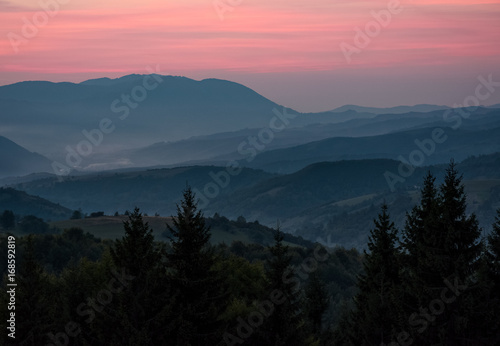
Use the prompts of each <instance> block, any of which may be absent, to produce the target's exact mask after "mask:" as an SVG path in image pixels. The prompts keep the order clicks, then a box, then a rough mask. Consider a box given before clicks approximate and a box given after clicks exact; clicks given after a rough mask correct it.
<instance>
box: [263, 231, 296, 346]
mask: <svg viewBox="0 0 500 346" xmlns="http://www.w3.org/2000/svg"><path fill="white" fill-rule="evenodd" d="M283 239H284V235H283V232H281V231H280V229H279V225H278V227H277V229H276V232H275V234H274V245H273V246H271V247H269V251H270V253H271V257H270V258H269V259H268V260H267V261H266V277H267V280H268V282H269V286H268V289H269V292H273V293H270V294H277V295H278V296H280V297H281V299H280V301H281V302H280V304H276V305H275V307H274V311H273V313H272V314H271V316H269V320H268V322H266V323H264V325H263V328H262V331H263V334H264V336H265V339H266V340H267V342H268V343H269V345H274V346H281V345H302V344H303V330H302V328H301V327H302V324H303V323H302V312H301V298H302V297H301V294H302V291H301V290H300V282H297V280H294V279H293V278H294V271H293V267H292V266H291V265H290V263H291V260H292V258H291V256H290V254H289V248H288V246H287V245H284V244H283Z"/></svg>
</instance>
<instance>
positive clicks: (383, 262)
mask: <svg viewBox="0 0 500 346" xmlns="http://www.w3.org/2000/svg"><path fill="white" fill-rule="evenodd" d="M374 223H375V228H374V229H372V230H371V231H370V237H369V241H368V249H369V252H366V251H365V258H364V262H363V267H364V273H363V274H362V275H360V276H359V280H358V288H359V293H358V294H357V295H356V296H355V299H354V303H355V308H354V312H353V315H352V321H351V323H350V327H351V328H355V330H353V331H351V332H350V333H348V334H349V335H351V337H353V340H351V344H353V345H375V344H376V345H379V344H382V343H387V344H388V343H390V342H391V340H393V336H394V333H395V332H396V331H397V329H398V327H399V325H398V316H399V304H400V302H399V301H398V299H396V298H397V291H396V288H397V287H398V285H399V284H400V276H399V256H398V249H397V247H396V241H397V229H396V227H395V226H394V223H393V222H392V221H391V220H390V217H389V214H388V212H387V205H385V204H384V205H383V206H382V212H381V214H379V216H378V219H377V220H374Z"/></svg>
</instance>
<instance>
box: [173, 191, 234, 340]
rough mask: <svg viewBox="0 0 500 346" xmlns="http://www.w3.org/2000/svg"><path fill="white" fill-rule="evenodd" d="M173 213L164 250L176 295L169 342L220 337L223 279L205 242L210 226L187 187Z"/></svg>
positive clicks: (224, 296) (213, 254)
mask: <svg viewBox="0 0 500 346" xmlns="http://www.w3.org/2000/svg"><path fill="white" fill-rule="evenodd" d="M183 197H184V198H183V200H182V201H181V205H180V206H179V205H177V216H174V217H172V223H173V227H171V226H170V225H167V228H168V230H169V231H170V233H171V246H172V252H171V253H169V254H168V261H169V263H168V266H169V270H170V272H169V278H170V280H171V282H172V284H173V286H174V289H175V295H176V299H175V302H174V311H175V313H176V314H177V316H176V318H175V321H173V338H174V340H172V341H173V342H172V343H173V344H178V345H207V344H215V343H216V342H219V341H220V340H222V327H223V326H222V324H221V322H220V321H219V320H218V317H219V316H220V314H221V312H222V311H224V310H225V308H226V305H227V303H226V294H225V289H224V279H223V278H222V277H221V275H220V272H217V271H216V270H215V264H216V254H215V253H214V250H213V248H212V247H211V246H210V244H209V240H210V229H209V227H207V226H206V225H205V219H204V217H203V214H202V213H201V211H200V210H198V209H197V201H196V199H195V194H194V193H193V192H192V190H191V188H190V187H187V188H186V190H184V192H183Z"/></svg>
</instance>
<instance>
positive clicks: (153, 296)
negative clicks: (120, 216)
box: [103, 208, 170, 345]
mask: <svg viewBox="0 0 500 346" xmlns="http://www.w3.org/2000/svg"><path fill="white" fill-rule="evenodd" d="M123 226H124V230H125V235H124V237H123V238H122V239H121V240H117V241H116V242H115V245H114V247H113V248H112V249H111V258H112V260H113V263H114V265H115V267H116V268H115V269H114V271H115V273H116V272H118V273H119V274H118V275H120V276H124V277H126V279H125V280H126V285H125V286H124V287H122V290H121V292H120V293H118V294H116V295H115V296H113V301H112V304H109V305H107V306H106V309H105V310H104V314H105V315H106V316H107V319H106V321H107V322H108V323H112V322H114V323H119V325H120V328H119V330H121V331H120V333H116V334H114V335H113V336H112V337H109V338H108V340H109V341H112V342H114V343H116V344H120V343H121V344H124V345H126V344H135V345H147V344H158V343H162V342H166V340H165V339H164V337H165V332H164V330H165V324H166V323H167V320H168V313H169V304H168V303H169V296H170V289H169V285H168V282H167V279H166V273H165V269H164V264H163V261H162V256H163V248H162V247H160V246H159V245H157V244H155V242H154V236H153V231H152V230H151V228H150V227H149V224H148V223H147V222H144V220H143V218H142V214H141V212H140V210H139V208H135V209H134V211H133V212H132V213H131V214H130V215H129V217H128V220H127V221H125V222H124V223H123ZM113 275H115V274H113ZM110 278H113V276H112V273H110ZM104 320H105V319H103V326H106V321H104Z"/></svg>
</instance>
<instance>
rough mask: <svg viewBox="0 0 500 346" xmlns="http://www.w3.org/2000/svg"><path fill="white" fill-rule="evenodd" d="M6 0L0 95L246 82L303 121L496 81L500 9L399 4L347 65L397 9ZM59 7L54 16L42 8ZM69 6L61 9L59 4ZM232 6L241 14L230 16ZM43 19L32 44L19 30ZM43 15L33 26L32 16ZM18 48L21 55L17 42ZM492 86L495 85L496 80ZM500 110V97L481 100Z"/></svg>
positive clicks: (455, 99) (207, 0)
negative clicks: (122, 79)
mask: <svg viewBox="0 0 500 346" xmlns="http://www.w3.org/2000/svg"><path fill="white" fill-rule="evenodd" d="M217 1H219V3H223V4H224V3H225V4H228V5H227V6H228V7H231V11H227V12H225V13H224V16H223V17H224V19H223V20H221V19H220V17H219V15H218V14H217V12H216V10H215V8H214V0H182V1H181V0H175V1H166V0H141V1H138V0H108V1H107V0H42V1H41V2H40V1H39V0H10V1H9V0H0V85H4V84H10V83H14V82H18V81H22V80H51V81H73V82H80V81H83V80H86V79H89V78H95V77H103V76H107V77H119V76H122V75H124V74H129V73H146V71H147V70H146V68H147V66H156V65H159V66H160V70H161V73H162V74H166V75H184V76H187V77H190V78H194V79H202V78H209V77H214V78H223V79H229V80H233V81H236V82H240V83H243V84H245V85H247V86H249V87H251V88H254V89H255V90H256V91H258V92H260V93H261V94H263V95H264V96H266V97H268V98H270V99H272V100H273V101H276V102H279V103H281V104H284V105H287V106H290V107H294V108H296V109H298V110H302V111H319V110H327V109H331V108H334V107H338V106H341V105H343V104H346V103H355V104H360V105H372V106H392V105H399V104H416V103H439V104H449V105H452V104H453V103H459V102H461V101H462V100H463V99H464V98H465V97H466V96H468V95H469V94H471V93H473V91H474V87H475V85H476V84H477V77H478V76H479V75H485V76H486V75H488V74H490V73H492V74H493V76H494V78H493V79H494V80H498V81H500V44H499V43H500V0H499V1H493V0H488V1H482V0H479V1H478V2H477V3H472V2H471V1H452V0H441V1H429V0H422V1H421V0H407V1H404V0H402V1H401V3H400V6H401V8H402V11H401V12H400V13H397V14H392V15H391V19H390V22H389V24H388V25H387V26H386V27H383V28H381V30H380V32H379V33H378V34H375V35H374V36H373V37H372V38H371V39H370V42H369V44H368V45H367V46H366V47H364V48H362V49H360V52H359V53H355V54H352V55H351V62H350V63H348V62H347V60H346V58H345V56H344V54H343V53H342V51H341V48H340V45H341V44H342V43H344V44H349V45H354V36H355V31H354V30H355V28H356V27H359V28H361V29H364V28H365V25H366V24H367V23H369V22H371V21H373V20H374V19H373V18H372V16H371V14H370V12H371V11H380V10H384V9H387V6H388V4H389V3H390V2H391V1H397V0H390V1H378V0H370V1H358V0H273V1H269V0H217ZM59 2H60V3H61V4H59V5H58V6H59V10H58V11H57V13H53V16H47V18H48V20H47V23H46V24H44V23H43V20H44V16H46V14H44V12H43V11H44V10H43V9H42V7H41V5H40V3H59ZM63 2H64V3H65V4H62V3H63ZM230 3H233V4H237V3H239V5H234V6H232V5H229V4H230ZM34 16H35V18H39V20H42V23H41V24H40V27H38V28H37V33H36V34H34V35H32V36H33V37H28V38H23V32H22V29H23V25H24V24H23V23H24V20H28V21H30V22H31V23H33V18H34ZM37 16H38V17H37ZM13 37H15V38H17V39H22V43H20V44H19V45H18V46H17V52H16V49H14V46H13V44H12V42H11V40H12V38H13ZM495 77H496V78H495ZM484 102H485V104H493V103H499V102H500V90H499V91H498V92H497V93H495V94H494V95H492V96H491V98H490V99H488V100H486V101H484Z"/></svg>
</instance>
